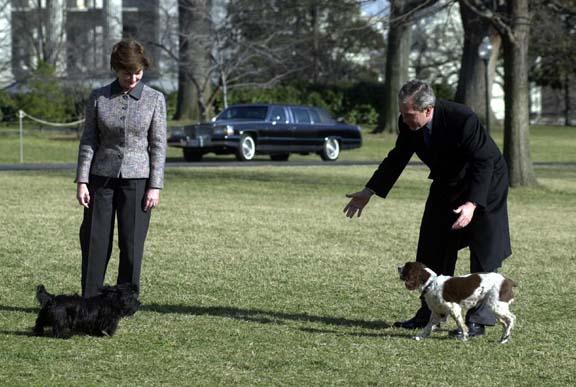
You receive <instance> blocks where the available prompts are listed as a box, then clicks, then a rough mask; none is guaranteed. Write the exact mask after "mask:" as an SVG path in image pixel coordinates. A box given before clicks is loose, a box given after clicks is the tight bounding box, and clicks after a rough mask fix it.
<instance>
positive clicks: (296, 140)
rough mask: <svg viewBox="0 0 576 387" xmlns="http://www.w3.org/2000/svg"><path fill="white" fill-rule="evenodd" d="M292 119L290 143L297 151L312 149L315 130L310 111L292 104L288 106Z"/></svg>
mask: <svg viewBox="0 0 576 387" xmlns="http://www.w3.org/2000/svg"><path fill="white" fill-rule="evenodd" d="M290 110H291V111H292V117H293V119H294V132H293V138H292V144H293V147H294V148H295V149H294V150H298V151H304V152H308V151H313V150H314V143H315V140H314V139H315V137H316V134H315V130H314V125H313V122H312V116H311V114H310V111H309V110H308V109H307V108H306V107H302V106H293V107H291V108H290Z"/></svg>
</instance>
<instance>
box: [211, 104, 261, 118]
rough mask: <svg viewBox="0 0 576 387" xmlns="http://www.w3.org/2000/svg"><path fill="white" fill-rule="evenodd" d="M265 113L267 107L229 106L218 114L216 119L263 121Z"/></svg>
mask: <svg viewBox="0 0 576 387" xmlns="http://www.w3.org/2000/svg"><path fill="white" fill-rule="evenodd" d="M267 113H268V107H267V106H231V107H229V108H228V109H226V110H224V111H223V112H222V113H220V115H219V116H218V119H219V120H257V121H264V120H265V119H266V114H267Z"/></svg>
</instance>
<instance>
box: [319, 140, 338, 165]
mask: <svg viewBox="0 0 576 387" xmlns="http://www.w3.org/2000/svg"><path fill="white" fill-rule="evenodd" d="M338 156H340V143H339V142H338V139H336V138H334V137H328V138H327V139H326V140H324V144H322V151H321V152H320V157H321V158H322V160H324V161H336V160H338Z"/></svg>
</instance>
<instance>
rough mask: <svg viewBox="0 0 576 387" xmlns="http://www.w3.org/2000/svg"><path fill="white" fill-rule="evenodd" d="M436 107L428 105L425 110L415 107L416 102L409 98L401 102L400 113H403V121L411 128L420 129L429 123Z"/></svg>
mask: <svg viewBox="0 0 576 387" xmlns="http://www.w3.org/2000/svg"><path fill="white" fill-rule="evenodd" d="M433 111H434V107H432V106H428V107H427V108H425V109H424V110H422V111H420V110H416V109H414V103H413V101H412V99H409V100H408V101H407V102H406V103H400V114H401V115H402V121H404V123H405V124H406V125H408V127H409V128H410V129H411V130H418V129H420V128H421V127H423V126H424V125H426V124H427V123H428V121H430V120H431V119H432V112H433Z"/></svg>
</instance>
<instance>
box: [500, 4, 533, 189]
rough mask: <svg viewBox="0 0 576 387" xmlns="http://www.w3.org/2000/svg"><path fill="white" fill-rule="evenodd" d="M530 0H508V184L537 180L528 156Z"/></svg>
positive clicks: (505, 131) (524, 183) (505, 124)
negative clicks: (509, 21)
mask: <svg viewBox="0 0 576 387" xmlns="http://www.w3.org/2000/svg"><path fill="white" fill-rule="evenodd" d="M528 3H529V0H509V1H508V5H507V6H508V16H509V20H511V25H510V27H511V31H510V33H508V34H503V40H504V42H503V43H504V46H503V48H504V70H505V76H504V90H505V95H504V101H505V118H504V157H505V159H506V162H507V163H508V171H509V175H510V185H511V186H512V187H518V186H530V185H535V184H536V183H537V181H536V176H535V174H534V169H533V166H532V159H531V157H530V134H529V128H530V127H529V121H530V117H529V111H528V107H529V104H528V100H529V94H530V93H529V84H528V69H529V65H528V39H529V32H530V11H529V8H528Z"/></svg>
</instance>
